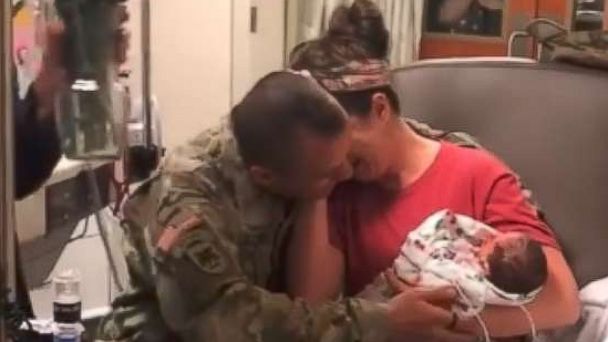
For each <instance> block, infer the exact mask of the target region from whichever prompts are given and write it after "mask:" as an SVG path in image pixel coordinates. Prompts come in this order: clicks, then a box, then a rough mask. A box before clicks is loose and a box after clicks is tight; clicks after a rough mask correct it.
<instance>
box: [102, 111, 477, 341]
mask: <svg viewBox="0 0 608 342" xmlns="http://www.w3.org/2000/svg"><path fill="white" fill-rule="evenodd" d="M410 125H412V126H413V127H414V128H415V129H416V130H417V131H418V132H421V133H423V134H424V135H427V136H432V137H436V138H442V139H446V140H450V141H453V142H457V143H460V144H463V145H469V146H476V143H475V142H474V141H473V140H471V139H470V138H468V137H467V136H466V135H461V134H444V133H442V132H440V131H435V130H431V129H429V128H428V127H427V126H425V125H422V124H417V123H415V122H410ZM292 204H293V203H290V202H289V201H287V200H285V199H282V198H279V197H276V196H273V195H271V194H269V193H266V192H264V191H262V190H260V189H259V188H257V187H256V186H255V185H253V184H252V182H251V181H250V179H249V177H248V174H247V172H246V170H245V168H244V167H243V164H242V162H241V158H240V157H239V155H238V151H237V146H236V142H235V140H234V138H233V136H232V135H231V133H230V131H229V128H228V126H227V125H222V126H221V127H219V128H215V129H211V130H208V131H206V132H204V133H203V134H201V135H200V136H199V137H198V138H196V139H195V140H193V141H192V142H190V143H189V144H188V145H186V146H185V147H182V148H180V149H177V150H176V151H174V152H173V153H172V154H170V155H169V156H168V157H167V158H166V160H165V162H164V164H163V166H162V168H161V171H160V175H158V176H156V177H154V178H153V179H152V180H151V181H149V182H148V183H147V184H145V185H144V186H142V187H141V188H139V189H138V191H137V192H136V193H135V194H134V195H133V196H132V197H131V198H130V200H129V201H128V203H127V204H126V205H125V207H124V216H125V219H124V221H123V224H122V227H123V229H124V233H125V246H124V250H125V256H126V259H127V264H128V269H129V275H130V282H131V286H130V289H129V290H128V291H127V292H125V293H124V294H122V295H121V296H120V297H119V298H118V299H117V300H116V301H115V302H114V303H113V311H112V313H111V314H110V315H108V316H107V317H105V318H104V319H103V321H102V323H101V325H100V327H99V331H98V339H100V340H107V341H179V340H181V341H226V342H241V341H269V342H273V341H332V342H334V341H335V342H337V341H384V340H386V334H387V327H386V324H385V307H383V306H382V305H381V304H375V303H370V302H366V301H364V300H360V299H352V298H347V299H343V300H341V301H337V302H332V303H327V304H325V305H322V306H319V307H314V308H313V307H310V306H308V305H307V304H306V303H304V302H303V301H302V300H299V299H296V300H292V299H290V298H288V297H287V295H285V294H282V293H277V292H271V291H272V290H280V288H281V280H282V273H281V270H282V266H283V265H282V261H283V260H284V254H283V253H284V248H285V245H286V241H287V238H288V237H289V233H290V229H291V227H292V222H293V220H294V213H293V210H292Z"/></svg>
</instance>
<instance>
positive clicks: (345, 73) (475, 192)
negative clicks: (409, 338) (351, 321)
mask: <svg viewBox="0 0 608 342" xmlns="http://www.w3.org/2000/svg"><path fill="white" fill-rule="evenodd" d="M389 48H390V46H389V32H388V30H387V28H386V26H385V24H384V20H383V18H382V14H381V13H380V11H379V9H378V7H377V6H376V5H375V4H374V3H373V2H371V1H369V0H356V1H355V2H354V3H353V4H352V5H351V6H350V7H347V6H342V7H339V8H338V9H336V10H335V12H334V13H333V15H332V18H331V20H330V24H329V28H328V30H327V32H326V34H324V35H323V36H322V37H320V38H318V39H315V40H312V41H308V42H304V43H301V44H300V45H298V46H297V47H296V48H295V49H294V50H293V51H292V53H291V55H290V67H291V69H294V70H308V71H309V72H310V74H311V75H312V76H313V77H314V78H315V79H316V80H317V81H318V82H319V83H320V84H321V85H322V86H323V87H324V88H325V89H327V90H328V91H329V92H330V93H331V94H332V95H333V96H334V97H335V98H336V99H337V100H338V102H339V103H340V104H341V105H342V106H343V107H344V108H345V110H346V112H347V113H348V115H349V125H350V128H351V132H352V134H351V135H352V147H351V153H350V156H351V163H352V166H353V170H354V174H353V180H352V181H349V182H346V183H343V184H340V185H339V186H337V188H336V189H334V191H333V193H332V195H331V196H330V197H329V198H328V199H327V200H325V201H317V202H315V203H310V204H309V205H308V206H307V207H306V208H304V209H303V213H302V216H301V220H300V223H299V224H301V225H304V226H306V227H305V229H298V230H296V231H295V233H294V234H295V236H294V239H293V243H292V246H291V247H292V248H291V252H290V260H289V262H290V267H289V270H290V272H289V274H288V284H289V287H290V291H291V293H292V294H293V295H295V296H301V297H304V298H305V299H307V300H309V301H312V302H319V301H323V300H326V299H327V298H335V297H336V296H338V295H340V294H344V295H347V296H350V295H355V294H357V293H359V291H361V290H362V289H363V288H364V287H365V286H366V285H368V283H370V282H371V281H372V280H373V279H374V278H375V277H376V276H377V275H378V274H380V273H383V272H384V271H385V270H386V269H387V268H388V267H389V266H391V265H392V262H393V260H394V259H395V257H396V256H397V255H398V253H399V248H400V246H401V243H402V242H403V241H404V240H405V238H406V237H407V235H408V234H409V232H410V231H412V230H413V229H415V228H416V227H417V226H418V225H419V224H420V223H421V222H422V221H424V219H425V218H427V217H428V216H429V215H431V214H432V213H434V212H436V211H438V210H441V209H451V210H452V211H454V212H456V213H459V214H462V215H467V216H470V217H472V218H474V219H476V220H478V221H482V222H484V223H485V224H487V225H489V226H492V227H494V228H496V229H497V230H498V231H501V232H520V233H524V234H526V235H527V236H528V237H529V238H530V239H532V240H534V241H536V242H539V243H540V244H541V245H542V246H543V251H544V253H545V256H546V259H547V262H548V273H549V277H548V279H547V282H546V283H545V285H544V289H543V291H542V292H541V293H540V294H539V295H538V297H537V298H536V300H535V301H534V302H532V303H530V304H529V305H527V306H526V308H527V310H528V311H529V312H530V314H531V318H532V320H533V321H534V324H535V326H536V328H537V329H538V330H546V329H554V328H558V327H562V326H566V325H570V324H573V323H574V322H576V320H577V319H578V317H579V300H578V296H577V286H576V283H575V281H574V278H573V276H572V271H571V270H570V267H569V266H568V264H567V263H566V261H565V259H564V256H563V254H562V252H561V249H560V246H559V244H558V243H557V241H556V238H555V236H554V234H553V232H552V230H551V228H550V227H549V226H548V225H547V223H546V222H544V221H543V219H542V217H541V215H540V213H539V211H538V210H537V208H536V207H535V206H534V205H533V204H532V201H531V200H530V199H529V198H528V197H527V196H526V193H525V192H524V191H523V190H522V188H521V185H520V182H519V180H518V176H517V175H516V174H515V173H514V172H513V171H512V170H511V169H509V168H508V167H507V166H506V165H505V164H503V163H502V162H501V161H500V160H499V159H498V158H497V157H495V156H493V155H492V154H491V153H489V152H488V151H485V150H484V149H482V148H479V146H478V145H477V144H476V143H475V142H474V140H472V139H470V138H468V136H466V135H464V134H458V133H445V132H440V131H436V130H433V129H430V128H429V127H428V126H425V125H423V124H419V123H416V122H414V121H411V120H407V119H404V118H403V117H402V113H401V108H400V106H399V99H398V97H397V94H396V92H395V90H394V89H393V88H392V86H391V82H390V76H391V70H390V68H389V64H388V61H387V56H388V53H389ZM387 277H388V278H389V279H390V280H392V282H393V285H394V286H393V287H395V289H396V290H398V291H412V290H411V289H408V288H407V287H405V286H403V284H401V283H400V282H398V281H397V279H396V278H395V277H394V274H391V273H390V272H389V273H388V274H387ZM431 304H435V305H437V308H438V309H439V310H444V309H442V307H445V306H442V304H441V303H431ZM482 319H483V320H484V322H485V324H486V325H487V327H488V329H489V332H490V334H491V335H492V336H494V337H510V336H518V335H525V334H527V333H529V332H530V323H529V320H528V318H527V317H526V315H525V314H524V313H523V312H522V311H521V310H519V308H510V307H492V306H490V307H487V308H486V309H485V310H484V311H483V313H482ZM505 322H508V324H505ZM427 323H428V322H427ZM438 324H439V323H438ZM443 324H445V323H443ZM428 325H430V326H433V324H430V323H429V324H428ZM428 325H427V326H426V327H425V328H419V330H420V331H413V333H420V334H423V335H428V336H432V337H434V338H439V339H441V338H442V337H441V336H439V337H438V336H437V335H436V334H435V332H436V331H440V330H441V331H444V330H445V329H448V330H449V331H454V332H468V333H473V334H476V335H478V336H480V335H481V330H480V328H479V326H478V325H477V324H476V323H474V322H467V321H460V322H458V321H453V322H451V323H450V324H449V325H448V326H447V327H446V326H439V325H437V329H429V328H428ZM441 328H444V329H441ZM414 330H415V329H414ZM443 337H444V340H448V341H450V339H449V338H445V336H443Z"/></svg>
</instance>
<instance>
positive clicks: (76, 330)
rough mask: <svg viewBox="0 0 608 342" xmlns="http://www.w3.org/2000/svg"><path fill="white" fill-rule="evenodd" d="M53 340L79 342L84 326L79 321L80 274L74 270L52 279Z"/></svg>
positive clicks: (80, 307) (80, 310) (80, 305)
mask: <svg viewBox="0 0 608 342" xmlns="http://www.w3.org/2000/svg"><path fill="white" fill-rule="evenodd" d="M53 286H54V288H55V299H54V301H53V320H54V327H53V341H54V342H80V338H81V336H82V333H83V332H84V328H83V326H82V323H81V312H82V304H81V300H80V276H79V275H78V272H76V271H74V270H68V271H65V272H63V273H61V274H60V275H59V276H57V277H55V278H54V279H53Z"/></svg>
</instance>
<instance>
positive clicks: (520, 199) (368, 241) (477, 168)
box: [329, 143, 559, 295]
mask: <svg viewBox="0 0 608 342" xmlns="http://www.w3.org/2000/svg"><path fill="white" fill-rule="evenodd" d="M441 209H451V210H452V211H454V212H455V213H457V214H462V215H467V216H470V217H473V218H474V219H476V220H478V221H482V222H484V223H486V224H488V225H489V226H491V227H494V228H496V229H497V230H499V231H502V232H507V231H518V232H523V233H526V234H528V235H529V236H530V237H531V238H532V239H534V240H536V241H538V242H540V243H541V244H543V245H547V246H552V247H555V248H559V246H558V244H557V242H556V239H555V236H554V235H553V233H552V231H551V229H550V228H549V227H548V226H547V224H546V223H545V222H543V221H542V220H541V219H540V218H539V216H538V212H537V210H536V209H535V208H534V206H533V205H532V204H531V203H530V202H529V201H528V200H527V199H526V197H525V196H524V194H523V192H522V189H521V186H520V183H519V180H518V178H517V177H516V176H515V175H514V173H513V172H512V171H511V170H510V169H509V168H508V167H507V166H505V165H504V164H503V163H502V162H501V161H499V160H498V159H497V158H496V157H494V156H493V155H492V154H490V153H488V152H486V151H484V150H480V149H472V148H466V147H459V146H456V145H453V144H450V143H442V144H441V148H440V150H439V153H438V155H437V157H436V159H435V161H434V162H433V163H432V164H431V166H430V167H429V169H428V170H427V171H426V172H425V173H424V174H423V175H422V176H421V177H420V178H419V179H418V180H417V181H416V182H414V183H413V184H412V185H411V186H409V187H408V188H407V189H404V190H402V191H401V192H400V193H398V194H394V193H392V194H391V193H388V192H387V191H386V190H384V189H382V188H380V187H378V186H375V185H373V184H361V183H355V182H350V183H344V184H341V185H339V186H338V187H337V188H336V189H335V190H334V192H333V194H332V195H331V197H330V199H329V220H330V227H331V228H330V239H331V242H332V244H333V245H335V246H336V247H338V248H340V249H341V250H342V251H343V252H344V255H345V265H346V279H345V281H346V289H345V290H346V294H347V295H354V294H356V293H358V292H359V291H361V290H362V289H363V288H364V287H365V286H366V285H367V284H369V283H370V282H371V281H372V280H373V279H374V278H375V277H376V276H377V275H378V274H380V273H381V272H383V271H385V270H386V269H387V268H388V267H390V265H392V263H393V261H394V260H395V258H396V257H397V255H398V252H399V248H400V247H401V245H402V244H403V242H404V241H405V239H406V237H407V235H408V233H409V232H410V231H412V230H414V229H415V228H416V227H418V226H419V225H420V224H421V223H422V222H423V221H424V219H426V218H427V217H428V216H430V215H431V214H433V213H434V212H436V211H438V210H441Z"/></svg>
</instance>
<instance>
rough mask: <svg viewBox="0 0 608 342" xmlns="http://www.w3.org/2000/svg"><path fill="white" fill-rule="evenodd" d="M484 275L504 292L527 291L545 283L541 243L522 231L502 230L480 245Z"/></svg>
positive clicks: (543, 255) (545, 271)
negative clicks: (507, 231)
mask: <svg viewBox="0 0 608 342" xmlns="http://www.w3.org/2000/svg"><path fill="white" fill-rule="evenodd" d="M480 257H481V259H482V262H483V263H484V265H485V268H486V272H487V275H486V277H487V279H488V280H489V281H490V282H491V283H492V284H494V286H496V287H497V288H499V289H501V290H503V291H505V292H507V293H517V294H528V293H530V292H532V291H534V290H536V289H538V288H540V287H541V286H543V285H544V283H545V281H546V279H547V259H546V258H545V253H544V252H543V249H542V247H541V245H540V244H539V243H538V242H536V241H534V240H531V239H530V238H529V237H527V236H526V235H524V234H520V233H505V234H499V235H497V236H496V237H494V238H492V239H488V240H487V241H485V242H484V243H483V245H482V246H481V255H480Z"/></svg>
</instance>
